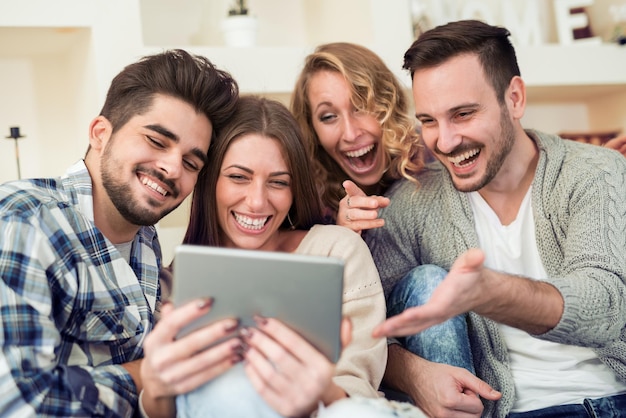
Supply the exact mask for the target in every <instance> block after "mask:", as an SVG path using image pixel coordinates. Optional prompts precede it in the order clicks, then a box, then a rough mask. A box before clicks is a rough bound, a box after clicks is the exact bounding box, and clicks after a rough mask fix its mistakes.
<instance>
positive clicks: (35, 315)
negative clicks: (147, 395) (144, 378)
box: [0, 161, 161, 417]
mask: <svg viewBox="0 0 626 418" xmlns="http://www.w3.org/2000/svg"><path fill="white" fill-rule="evenodd" d="M160 267H161V248H160V246H159V243H158V239H157V234H156V230H155V228H154V227H142V228H141V229H140V230H139V232H138V233H137V235H136V236H135V238H134V240H133V243H132V249H131V257H130V264H129V263H128V262H126V261H125V260H124V259H123V258H122V256H121V254H120V253H119V252H118V251H117V250H116V248H115V246H114V245H113V244H112V243H111V242H110V241H109V240H108V239H106V238H105V237H104V235H102V233H101V232H100V231H99V230H98V229H97V228H96V226H95V224H94V223H93V198H92V185H91V178H90V176H89V172H88V171H87V168H86V166H85V164H84V162H83V161H79V162H77V163H76V164H74V165H73V166H72V167H71V168H70V169H69V170H68V171H67V172H66V174H65V175H64V176H63V177H61V178H56V179H34V180H24V181H15V182H10V183H6V184H4V185H2V186H0V279H1V280H0V344H1V346H2V351H1V352H0V393H1V394H2V395H0V416H20V417H24V416H37V417H41V416H55V417H69V416H132V415H133V413H134V410H135V408H136V404H137V388H136V386H135V384H134V383H133V380H132V378H131V376H130V375H129V374H128V372H127V371H126V370H125V369H124V368H123V367H122V366H121V364H123V363H126V362H130V361H133V360H137V359H139V358H141V357H142V356H143V349H142V346H143V340H144V338H145V336H146V334H147V333H148V332H149V331H150V330H151V329H152V326H153V322H154V310H155V306H156V304H157V300H158V299H159V298H160V295H159V294H158V291H159V288H158V272H159V269H160Z"/></svg>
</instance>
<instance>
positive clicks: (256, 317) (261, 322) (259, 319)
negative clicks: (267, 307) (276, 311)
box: [254, 315, 267, 325]
mask: <svg viewBox="0 0 626 418" xmlns="http://www.w3.org/2000/svg"><path fill="white" fill-rule="evenodd" d="M254 322H256V323H257V325H267V318H265V317H263V316H261V315H254Z"/></svg>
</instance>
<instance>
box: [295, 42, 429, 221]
mask: <svg viewBox="0 0 626 418" xmlns="http://www.w3.org/2000/svg"><path fill="white" fill-rule="evenodd" d="M324 70H326V71H334V72H337V73H339V74H341V75H342V76H343V77H344V78H345V80H346V81H347V83H348V85H349V86H350V87H351V89H352V104H353V105H354V106H355V107H356V108H358V109H365V110H366V111H368V112H371V113H372V114H374V115H375V117H376V119H377V120H378V122H379V123H380V125H381V127H382V130H383V138H382V148H383V150H384V152H385V158H386V160H387V164H388V170H387V172H386V173H385V176H384V178H382V179H381V182H380V184H379V186H380V187H379V188H380V189H381V190H380V192H381V193H382V192H384V189H385V188H386V187H387V186H388V185H389V184H390V183H391V182H393V181H394V180H397V179H399V178H401V177H405V178H408V179H410V180H412V181H415V182H416V180H415V177H414V176H415V174H417V173H418V172H419V171H420V170H421V169H422V167H423V162H422V146H421V145H420V143H419V139H418V134H417V131H416V124H415V121H414V118H413V116H412V115H409V104H408V101H407V97H406V94H405V91H404V88H403V86H402V85H401V84H400V82H399V81H398V79H397V77H396V76H395V75H394V74H393V73H392V72H391V70H389V68H388V67H387V66H386V65H385V63H384V62H383V60H382V59H381V58H380V57H379V56H378V55H376V54H375V53H374V52H372V51H371V50H369V49H367V48H365V47H363V46H361V45H357V44H352V43H346V42H336V43H329V44H324V45H320V46H319V47H317V48H316V49H315V51H314V52H313V53H312V54H310V55H309V56H307V57H306V59H305V62H304V68H303V69H302V71H301V73H300V76H299V78H298V81H297V82H296V86H295V89H294V92H293V96H292V101H291V112H292V113H293V114H294V117H295V118H296V120H297V121H298V123H299V124H300V127H301V128H302V132H303V134H304V140H305V142H306V146H307V148H308V151H309V153H311V155H312V156H313V158H314V164H315V172H316V177H317V178H318V179H319V183H320V184H319V185H318V186H319V187H320V189H321V190H322V200H323V202H324V204H325V205H326V206H327V207H328V208H330V209H332V210H333V212H335V213H336V211H337V209H338V207H339V200H341V198H342V197H343V196H344V194H345V193H344V191H343V187H342V186H341V183H342V182H343V181H344V180H346V179H348V178H349V176H348V175H347V174H346V173H345V172H344V171H343V170H342V169H341V168H340V166H339V164H337V163H336V162H335V160H334V159H333V158H332V157H331V156H330V155H328V153H327V152H326V151H325V150H324V148H323V147H322V145H321V144H320V141H319V138H318V136H317V134H316V133H315V129H314V128H313V120H312V110H311V106H310V103H309V101H308V86H309V82H310V80H311V78H312V76H313V75H314V74H316V73H317V72H319V71H324Z"/></svg>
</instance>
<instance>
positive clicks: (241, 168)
mask: <svg viewBox="0 0 626 418" xmlns="http://www.w3.org/2000/svg"><path fill="white" fill-rule="evenodd" d="M229 168H238V169H240V170H243V171H245V172H246V173H250V174H254V171H253V170H251V169H249V168H248V167H244V166H242V165H238V164H232V165H229V166H228V167H225V168H224V170H228V169H229ZM276 176H289V177H292V175H291V173H290V172H289V171H274V172H272V173H270V177H276Z"/></svg>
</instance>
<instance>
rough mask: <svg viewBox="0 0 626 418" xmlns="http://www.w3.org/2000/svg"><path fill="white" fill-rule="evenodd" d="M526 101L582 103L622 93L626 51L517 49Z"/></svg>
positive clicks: (615, 47)
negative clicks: (526, 93) (576, 101)
mask: <svg viewBox="0 0 626 418" xmlns="http://www.w3.org/2000/svg"><path fill="white" fill-rule="evenodd" d="M516 50H517V59H518V62H519V66H520V71H521V73H522V78H523V79H524V81H525V82H526V85H527V88H528V94H529V99H530V100H538V101H546V100H547V101H571V100H586V99H589V98H594V97H597V96H601V95H604V94H613V93H616V92H626V71H624V68H626V47H624V46H619V45H617V44H601V45H571V46H562V45H556V44H548V45H540V46H533V47H518V48H516Z"/></svg>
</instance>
